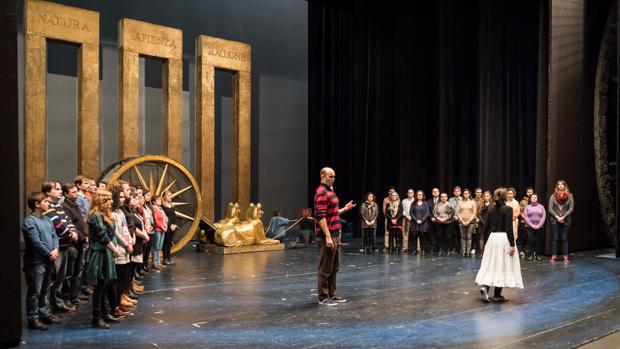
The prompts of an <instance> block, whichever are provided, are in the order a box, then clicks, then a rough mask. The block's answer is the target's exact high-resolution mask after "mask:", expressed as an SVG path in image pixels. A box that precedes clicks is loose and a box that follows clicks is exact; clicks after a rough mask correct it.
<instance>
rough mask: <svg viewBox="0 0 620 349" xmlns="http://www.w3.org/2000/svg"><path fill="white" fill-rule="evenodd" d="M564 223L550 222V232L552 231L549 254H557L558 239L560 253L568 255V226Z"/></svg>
mask: <svg viewBox="0 0 620 349" xmlns="http://www.w3.org/2000/svg"><path fill="white" fill-rule="evenodd" d="M569 227H570V225H566V224H557V223H556V224H551V232H552V233H553V241H552V243H551V254H553V255H557V254H558V241H561V242H562V253H563V254H564V255H565V256H568V228H569Z"/></svg>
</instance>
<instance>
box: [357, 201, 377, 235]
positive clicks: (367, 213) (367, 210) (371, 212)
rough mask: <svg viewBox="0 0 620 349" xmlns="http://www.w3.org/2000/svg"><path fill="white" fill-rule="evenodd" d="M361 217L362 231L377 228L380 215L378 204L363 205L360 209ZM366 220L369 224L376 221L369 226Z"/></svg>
mask: <svg viewBox="0 0 620 349" xmlns="http://www.w3.org/2000/svg"><path fill="white" fill-rule="evenodd" d="M360 215H361V216H362V219H361V221H362V222H361V223H362V229H365V228H376V227H377V216H378V215H379V206H378V205H377V203H376V202H373V203H372V205H368V204H367V203H365V202H364V203H363V204H362V205H361V207H360ZM364 220H367V221H369V222H372V221H375V223H374V224H372V225H368V224H366V222H365V221H364Z"/></svg>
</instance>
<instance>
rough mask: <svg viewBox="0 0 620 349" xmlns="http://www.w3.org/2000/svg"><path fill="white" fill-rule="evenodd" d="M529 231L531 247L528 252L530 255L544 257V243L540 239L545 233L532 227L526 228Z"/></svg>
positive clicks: (528, 239) (528, 238)
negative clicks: (534, 254)
mask: <svg viewBox="0 0 620 349" xmlns="http://www.w3.org/2000/svg"><path fill="white" fill-rule="evenodd" d="M525 230H526V231H527V241H528V244H529V246H530V248H529V250H528V255H530V256H531V255H532V254H533V253H536V254H537V255H539V256H540V255H542V254H543V252H542V243H541V241H540V237H541V236H542V234H544V231H543V230H542V228H541V229H533V228H530V227H525Z"/></svg>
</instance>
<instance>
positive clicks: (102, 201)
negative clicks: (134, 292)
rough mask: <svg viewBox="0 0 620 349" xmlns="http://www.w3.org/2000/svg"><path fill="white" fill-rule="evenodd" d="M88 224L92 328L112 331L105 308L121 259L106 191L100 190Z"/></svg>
mask: <svg viewBox="0 0 620 349" xmlns="http://www.w3.org/2000/svg"><path fill="white" fill-rule="evenodd" d="M87 223H88V232H89V240H90V255H89V262H88V269H87V271H86V278H87V280H88V282H89V283H90V284H91V285H95V290H94V292H93V299H92V302H93V318H92V327H95V328H110V326H109V325H108V324H107V323H106V320H110V313H109V309H107V310H106V309H105V307H104V303H105V301H104V299H105V297H106V295H107V293H108V288H109V287H110V285H111V284H112V282H114V280H116V268H115V265H114V258H115V257H118V256H120V254H119V251H118V250H117V249H116V245H115V244H114V237H115V234H114V230H115V227H114V218H113V217H112V193H110V192H109V191H107V190H104V189H99V190H97V195H96V196H95V197H94V200H93V204H92V205H91V207H90V210H89V212H88V219H87ZM116 310H117V309H114V311H116Z"/></svg>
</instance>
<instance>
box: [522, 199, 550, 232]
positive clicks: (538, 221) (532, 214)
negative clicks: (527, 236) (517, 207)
mask: <svg viewBox="0 0 620 349" xmlns="http://www.w3.org/2000/svg"><path fill="white" fill-rule="evenodd" d="M524 216H525V224H527V226H528V227H530V228H532V227H534V226H535V225H536V226H541V227H542V225H543V224H545V218H546V217H547V213H546V211H545V206H543V205H541V204H539V203H535V204H529V205H527V206H525V212H524Z"/></svg>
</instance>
